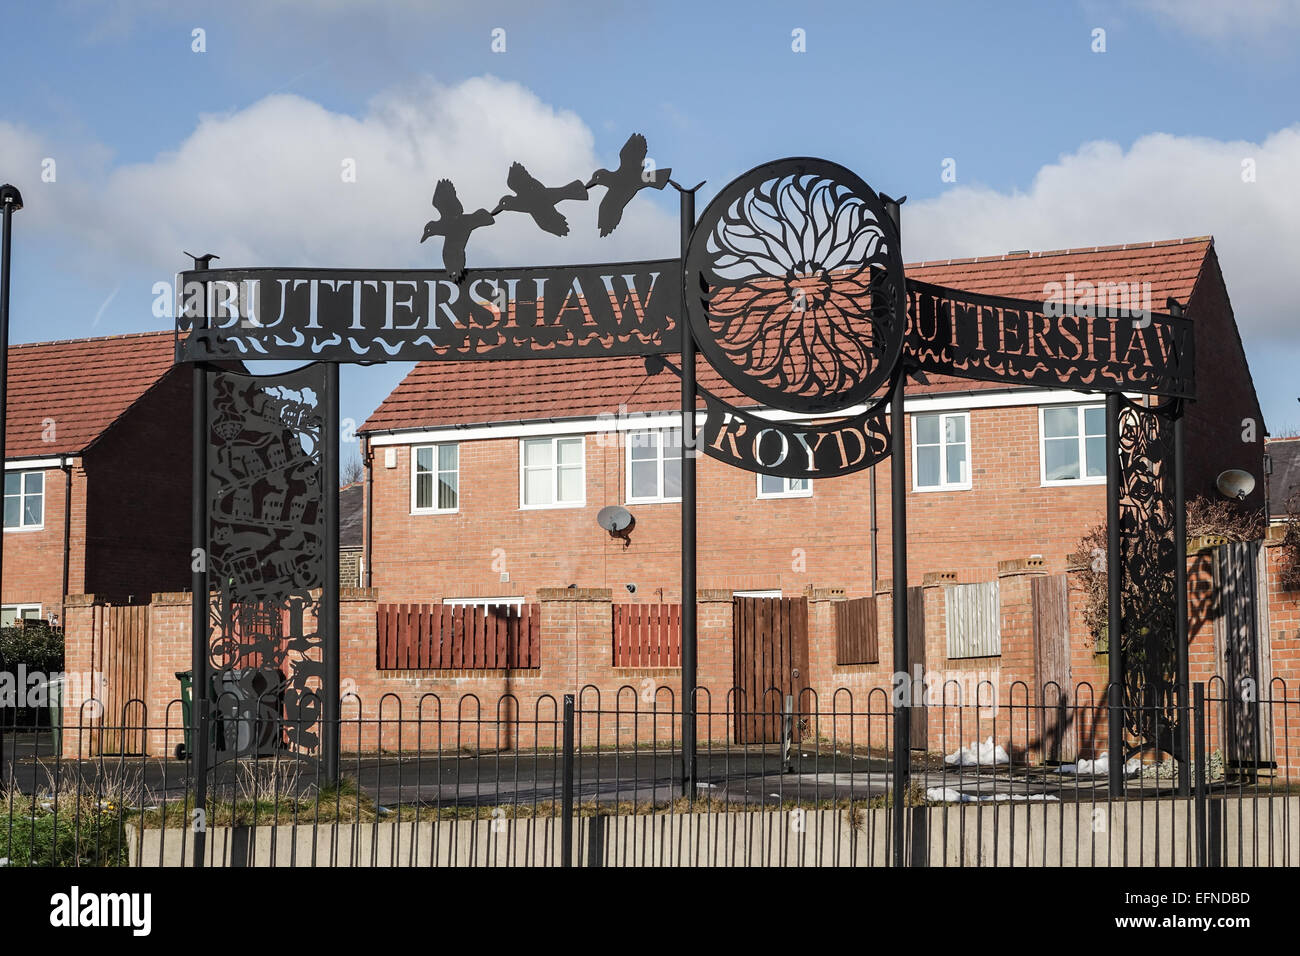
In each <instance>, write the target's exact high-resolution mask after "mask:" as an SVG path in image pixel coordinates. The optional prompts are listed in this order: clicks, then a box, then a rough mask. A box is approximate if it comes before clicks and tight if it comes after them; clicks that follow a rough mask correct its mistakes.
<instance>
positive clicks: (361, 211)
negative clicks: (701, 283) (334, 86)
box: [0, 76, 677, 276]
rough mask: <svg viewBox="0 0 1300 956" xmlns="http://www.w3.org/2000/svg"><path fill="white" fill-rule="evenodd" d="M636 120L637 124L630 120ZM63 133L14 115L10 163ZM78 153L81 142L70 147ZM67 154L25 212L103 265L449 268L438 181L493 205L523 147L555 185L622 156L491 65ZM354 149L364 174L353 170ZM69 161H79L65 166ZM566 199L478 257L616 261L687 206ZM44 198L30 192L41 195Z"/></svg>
mask: <svg viewBox="0 0 1300 956" xmlns="http://www.w3.org/2000/svg"><path fill="white" fill-rule="evenodd" d="M628 132H632V131H631V130H629V131H628ZM50 149H51V147H50V146H49V145H48V144H46V143H44V142H42V141H41V140H40V139H39V138H38V137H36V136H34V135H32V134H31V133H28V132H26V131H24V130H21V129H16V128H14V127H6V126H0V160H2V161H3V162H4V163H5V168H28V169H31V168H38V167H39V157H40V156H42V155H45V154H46V153H47V151H49V150H50ZM63 152H64V153H65V154H67V153H69V150H64V151H63ZM70 152H71V155H72V156H75V157H77V158H79V159H80V160H81V161H82V162H83V163H88V164H89V168H87V166H86V165H82V166H81V168H79V169H73V168H67V165H68V164H63V163H61V164H60V168H59V173H60V175H59V182H58V184H57V185H48V186H40V185H38V186H37V187H35V188H36V189H40V190H42V191H41V193H40V199H41V200H42V202H41V203H39V204H37V209H36V210H35V212H36V214H35V215H33V216H32V217H31V218H30V219H29V220H28V222H27V223H25V225H26V226H30V227H31V228H34V229H38V230H41V231H45V232H48V233H50V234H53V235H56V236H60V235H61V236H62V237H77V238H78V240H79V241H81V242H84V243H86V244H88V245H90V246H91V248H92V249H93V251H94V253H95V258H96V259H97V260H98V261H100V262H101V263H106V264H116V265H119V266H123V267H135V268H139V267H145V268H148V269H156V270H158V272H159V274H160V275H162V276H167V275H170V274H171V273H172V272H174V271H175V270H176V269H177V268H180V267H182V266H183V265H184V264H185V261H186V260H184V258H183V257H182V256H181V250H182V249H187V250H189V251H190V252H194V253H199V252H215V253H217V254H219V255H220V256H221V261H220V262H219V263H218V265H219V266H224V267H231V266H256V265H298V266H309V265H310V266H321V267H341V266H355V267H412V268H417V267H425V268H439V267H440V266H441V257H440V249H439V242H438V241H437V240H431V241H430V242H428V243H425V244H424V245H420V243H419V239H420V234H421V231H422V229H423V226H424V223H425V221H426V220H429V219H431V218H434V212H433V209H432V207H431V205H430V199H431V198H432V195H433V189H434V185H435V183H436V182H437V180H439V179H442V178H448V179H451V180H452V181H453V182H454V183H455V185H456V188H457V192H458V194H459V196H460V198H461V201H462V202H463V203H464V205H465V207H466V208H467V209H470V210H473V209H476V208H478V207H486V208H488V209H491V208H493V207H494V206H495V204H496V202H497V200H498V199H499V198H500V197H501V196H502V195H503V194H505V193H506V192H508V190H507V188H506V185H505V178H506V172H507V170H508V168H509V166H510V163H511V162H512V161H514V160H519V161H521V162H523V163H524V164H525V165H526V166H527V167H528V169H529V171H530V172H531V173H532V174H533V175H534V176H536V177H538V178H539V179H541V180H542V181H543V182H546V183H547V184H548V185H559V184H561V183H565V182H569V181H571V180H573V179H575V178H583V179H586V178H587V177H588V176H589V175H590V174H591V172H592V171H593V170H594V169H596V168H597V167H598V166H605V165H611V164H613V163H615V162H617V158H616V157H600V156H597V155H596V153H595V151H594V138H593V136H592V133H591V131H590V129H588V127H587V126H586V125H585V124H584V123H583V122H582V120H581V119H580V118H579V117H578V116H577V115H575V114H574V113H572V112H569V111H566V110H557V109H554V108H552V107H551V106H548V105H547V104H545V103H543V102H542V101H541V100H540V99H539V98H538V97H537V96H535V95H534V94H533V93H531V92H530V91H529V90H527V89H526V88H524V87H522V86H520V85H519V84H517V83H513V82H506V81H503V80H499V79H496V78H494V77H491V76H485V77H476V78H472V79H469V80H465V81H464V82H461V83H458V84H455V85H454V86H444V85H440V84H437V83H435V82H433V81H431V80H426V81H422V82H420V83H418V84H415V85H412V86H409V87H405V88H402V89H398V90H390V91H387V92H385V93H384V94H382V95H380V96H377V97H376V98H375V99H374V100H372V101H371V103H370V104H369V107H368V109H367V110H366V112H365V114H364V115H362V116H360V117H353V116H349V115H346V114H342V113H335V112H331V111H330V110H328V109H326V108H324V107H323V106H321V105H319V104H317V103H314V102H312V101H310V100H307V99H304V98H302V97H299V96H296V95H283V94H281V95H273V96H269V97H266V98H265V99H262V100H260V101H258V102H257V103H254V104H253V105H251V106H249V107H248V108H246V109H242V110H239V111H236V112H231V113H227V114H221V115H205V116H203V117H201V118H200V120H199V123H198V126H197V128H196V129H195V130H194V131H193V133H192V134H191V135H190V136H189V137H188V138H186V139H185V141H184V142H182V143H181V144H180V145H179V146H178V147H177V149H176V150H175V151H173V152H170V153H166V154H162V155H159V156H157V157H155V158H153V159H152V160H150V161H148V162H143V163H134V164H129V165H118V166H113V165H112V164H111V162H110V160H109V157H108V155H107V154H106V153H105V152H104V151H102V150H97V149H90V150H86V149H84V148H79V149H76V150H71V151H70ZM345 160H354V161H355V165H356V182H354V183H350V182H344V180H343V176H342V172H343V163H344V161H345ZM65 168H66V172H65ZM603 195H604V193H603V190H601V189H594V190H593V191H592V196H591V199H589V200H588V201H586V202H566V203H565V204H564V205H563V206H562V207H561V211H562V212H564V214H565V215H566V216H568V218H569V222H570V228H571V232H570V235H569V236H568V237H566V238H563V239H561V238H558V237H553V236H549V235H547V234H545V233H543V232H541V231H540V230H539V229H538V228H537V227H536V226H535V225H534V224H533V223H532V222H531V220H529V219H527V218H526V217H524V216H521V215H519V214H516V213H503V214H502V215H501V216H499V217H498V219H497V222H496V224H494V225H493V226H491V227H489V228H485V229H482V230H480V231H478V232H476V233H475V234H474V235H473V237H472V238H471V240H470V245H469V262H470V265H471V266H474V265H496V264H529V263H533V262H536V263H553V262H556V263H558V262H566V261H568V262H575V261H615V260H618V259H635V258H651V257H655V256H663V255H666V254H667V255H671V254H672V253H673V252H674V251H675V249H676V236H677V217H676V215H674V214H672V213H670V212H668V211H666V210H665V209H664V208H662V207H659V206H656V205H655V204H654V203H653V202H651V201H649V200H648V199H646V198H645V197H644V196H643V197H641V198H639V199H638V200H637V201H635V202H634V203H632V204H631V205H629V207H628V208H627V211H626V214H625V216H624V220H623V222H622V224H621V225H620V226H619V229H618V230H617V231H616V232H615V233H614V234H613V235H612V236H611V237H609V238H607V239H601V238H600V237H599V234H598V232H597V230H596V226H595V216H596V207H597V205H598V204H599V201H600V198H601V197H602V196H603ZM32 205H33V204H32V203H30V202H29V206H32Z"/></svg>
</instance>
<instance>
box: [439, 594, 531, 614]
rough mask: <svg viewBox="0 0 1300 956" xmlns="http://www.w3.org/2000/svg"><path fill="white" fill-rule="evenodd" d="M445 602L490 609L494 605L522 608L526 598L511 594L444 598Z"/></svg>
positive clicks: (452, 604)
mask: <svg viewBox="0 0 1300 956" xmlns="http://www.w3.org/2000/svg"><path fill="white" fill-rule="evenodd" d="M442 603H443V604H449V605H451V606H452V607H481V608H482V609H483V610H485V611H488V610H491V609H492V608H494V607H512V608H516V609H522V608H523V606H524V599H523V596H522V595H518V594H511V595H503V596H501V597H464V598H443V599H442Z"/></svg>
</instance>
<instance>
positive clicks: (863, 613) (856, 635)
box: [835, 597, 880, 665]
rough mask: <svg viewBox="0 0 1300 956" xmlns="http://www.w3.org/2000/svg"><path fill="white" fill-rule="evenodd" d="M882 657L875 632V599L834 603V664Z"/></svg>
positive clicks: (863, 662) (865, 598)
mask: <svg viewBox="0 0 1300 956" xmlns="http://www.w3.org/2000/svg"><path fill="white" fill-rule="evenodd" d="M879 660H880V650H879V644H878V637H877V634H876V599H875V598H874V597H863V598H854V599H853V600H852V601H837V602H836V603H835V663H836V664H839V665H844V664H875V663H877V662H878V661H879Z"/></svg>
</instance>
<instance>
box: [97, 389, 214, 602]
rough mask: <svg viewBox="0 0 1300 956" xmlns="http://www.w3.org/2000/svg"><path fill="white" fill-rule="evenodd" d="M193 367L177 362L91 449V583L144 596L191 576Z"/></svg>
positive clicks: (180, 585)
mask: <svg viewBox="0 0 1300 956" xmlns="http://www.w3.org/2000/svg"><path fill="white" fill-rule="evenodd" d="M190 384H191V376H190V369H189V368H188V366H176V367H174V368H173V369H172V370H171V371H169V372H168V373H167V374H166V375H164V376H163V377H162V378H161V379H160V380H159V381H158V383H157V384H155V385H154V386H153V388H151V389H149V391H147V392H146V393H145V394H144V395H143V396H142V397H141V398H140V400H139V401H137V402H136V403H135V404H134V405H133V406H132V407H131V408H130V409H128V410H127V411H126V412H125V413H124V414H123V415H122V416H121V417H120V418H119V419H118V420H117V421H116V422H115V423H114V424H113V425H112V426H111V427H110V428H109V429H108V430H107V431H105V432H104V433H103V435H102V436H100V438H99V440H98V441H96V442H95V443H94V444H93V445H92V446H91V447H90V448H89V449H87V451H86V453H85V461H86V470H87V472H88V473H89V475H90V483H89V488H88V491H89V499H88V502H87V508H86V540H85V549H86V550H85V554H86V558H85V561H86V579H85V586H84V590H85V591H88V592H90V593H92V594H96V595H98V596H100V597H101V598H104V599H106V600H111V601H115V602H120V603H126V602H130V601H132V600H134V601H136V602H144V601H148V600H149V595H151V594H153V593H154V592H161V591H179V590H182V589H184V588H186V587H188V586H189V583H190V545H191V542H190V481H191V474H190V423H191V401H190Z"/></svg>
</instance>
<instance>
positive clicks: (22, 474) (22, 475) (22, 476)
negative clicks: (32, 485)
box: [0, 469, 45, 532]
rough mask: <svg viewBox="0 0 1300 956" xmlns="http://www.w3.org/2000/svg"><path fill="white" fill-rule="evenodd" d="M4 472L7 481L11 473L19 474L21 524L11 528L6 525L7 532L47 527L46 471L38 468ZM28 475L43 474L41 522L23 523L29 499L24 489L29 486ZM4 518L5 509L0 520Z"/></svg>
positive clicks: (1, 512)
mask: <svg viewBox="0 0 1300 956" xmlns="http://www.w3.org/2000/svg"><path fill="white" fill-rule="evenodd" d="M4 474H5V481H6V482H8V480H9V476H10V475H17V476H18V521H19V524H17V525H15V526H14V527H12V528H10V527H8V526H7V525H6V526H5V529H4V530H5V531H6V532H11V531H17V532H23V531H40V530H42V529H44V527H45V472H44V471H40V470H38V469H28V470H27V471H6V472H5V473H4ZM28 475H40V476H41V521H40V524H23V523H22V521H23V518H24V516H25V515H26V514H27V508H26V501H27V498H28V495H27V493H26V491H25V490H24V489H25V488H26V487H27V476H28ZM4 497H5V498H6V499H7V498H8V497H9V496H8V495H5V496H4ZM33 497H34V496H33ZM3 520H4V512H3V511H0V521H3Z"/></svg>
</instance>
